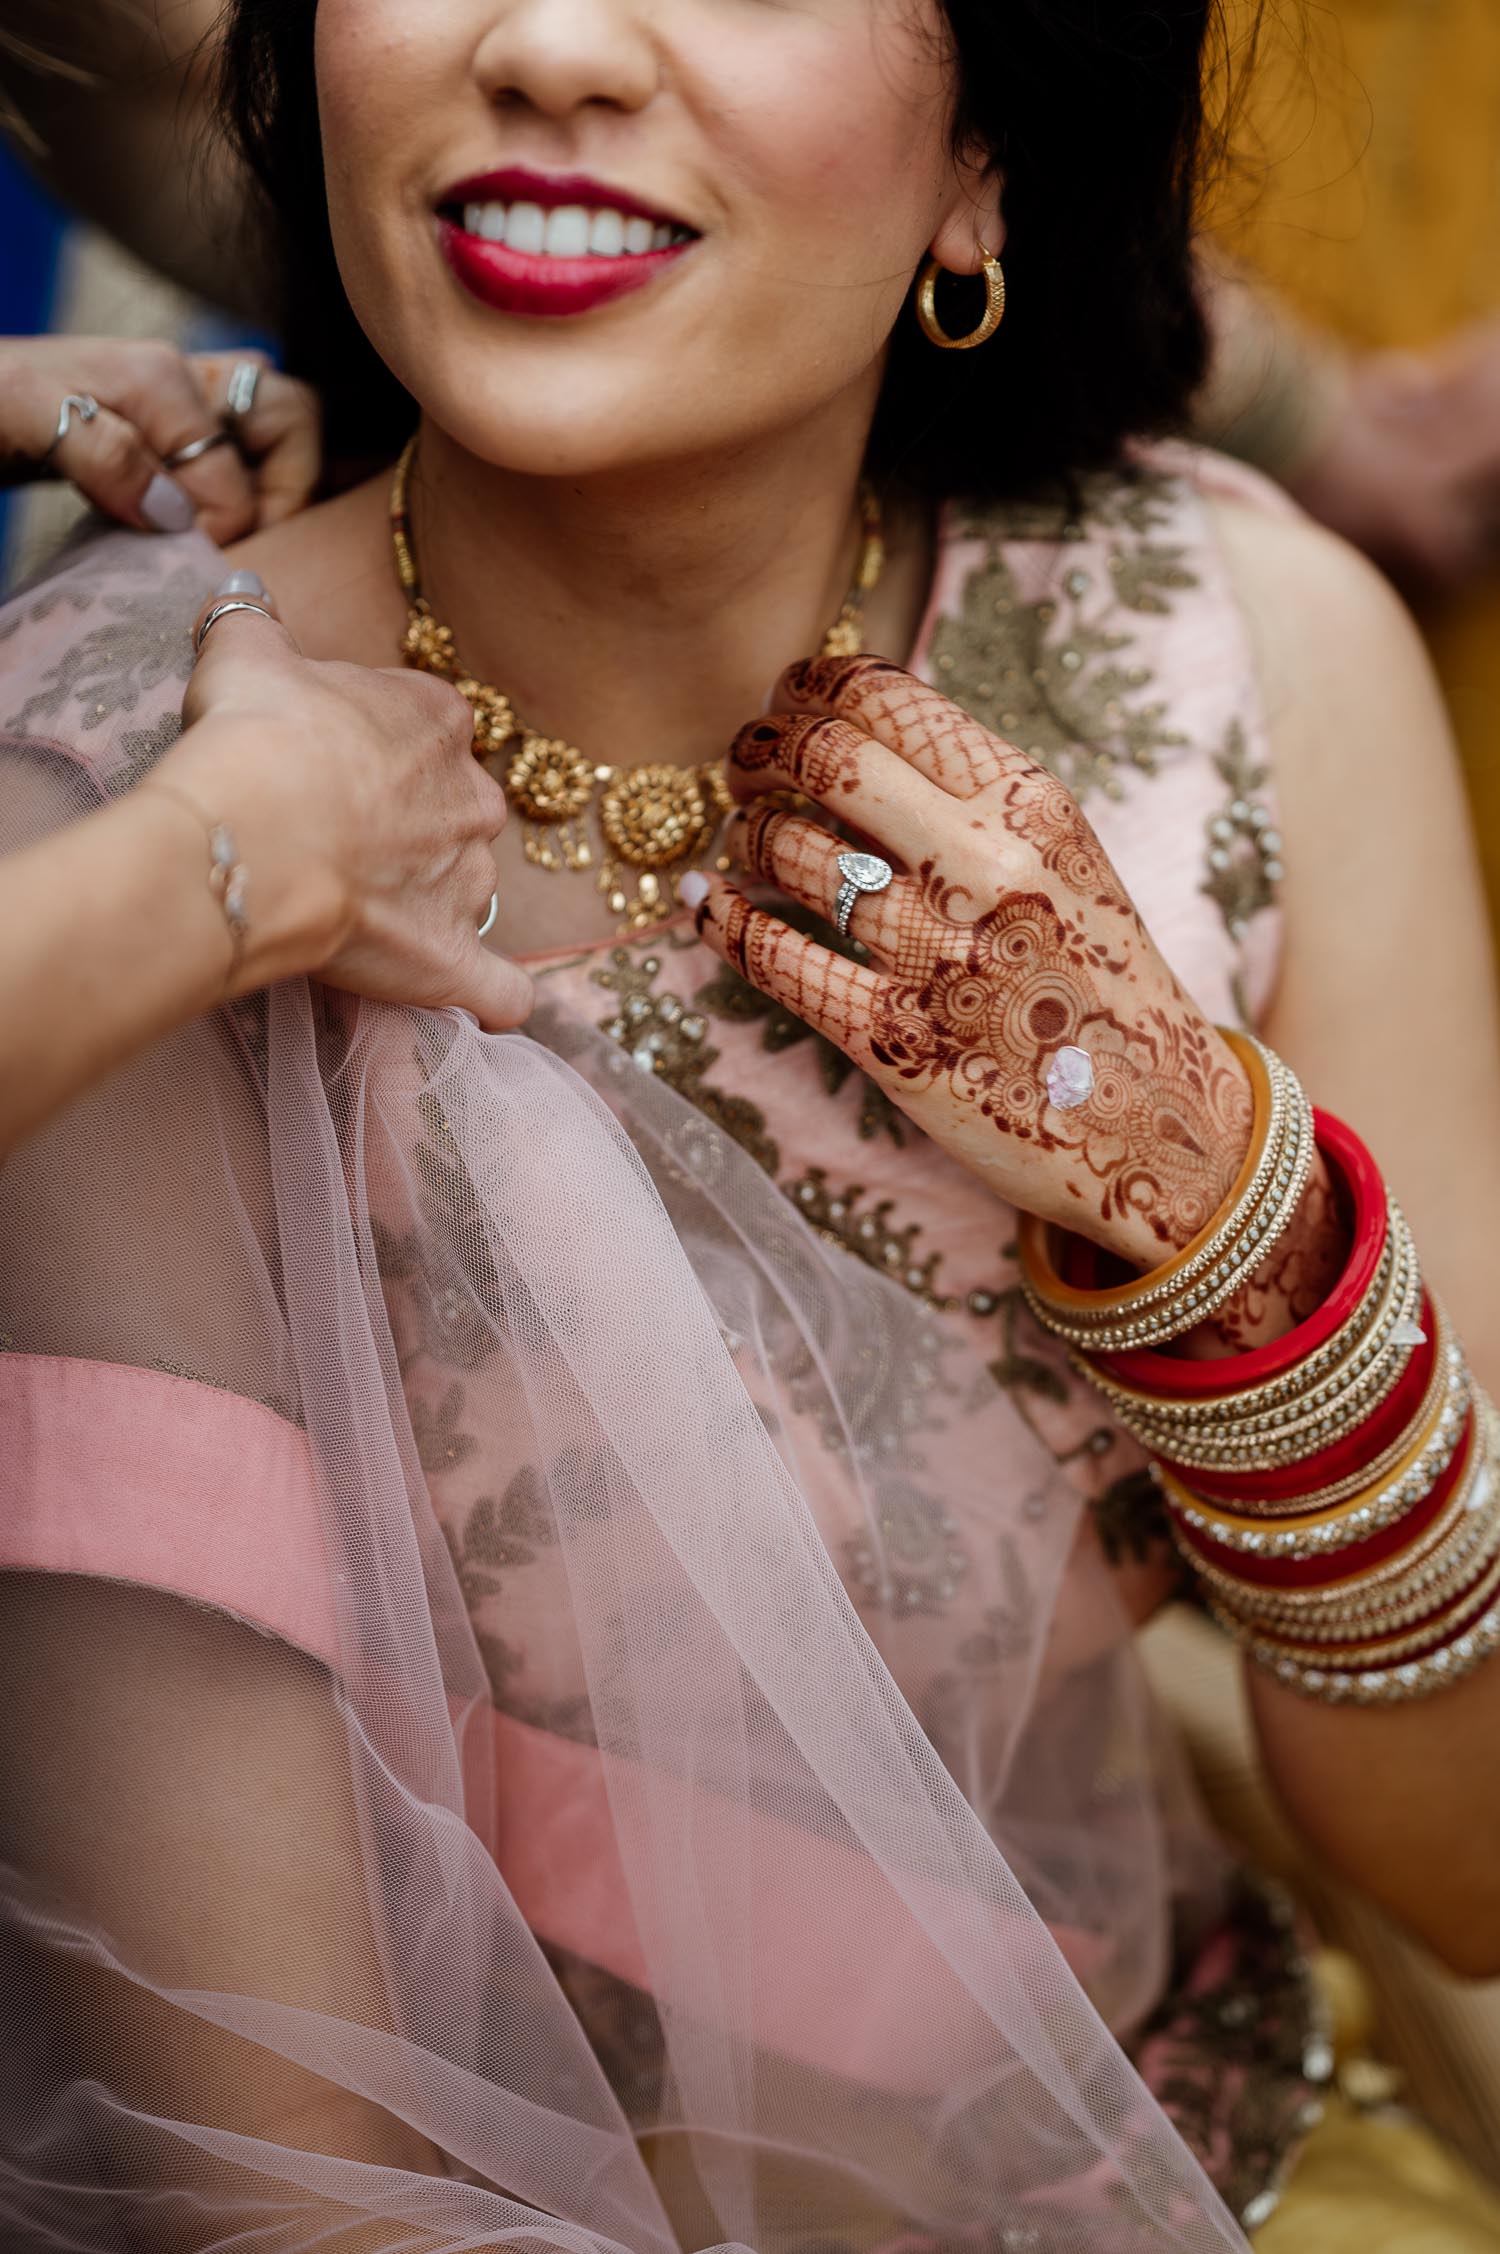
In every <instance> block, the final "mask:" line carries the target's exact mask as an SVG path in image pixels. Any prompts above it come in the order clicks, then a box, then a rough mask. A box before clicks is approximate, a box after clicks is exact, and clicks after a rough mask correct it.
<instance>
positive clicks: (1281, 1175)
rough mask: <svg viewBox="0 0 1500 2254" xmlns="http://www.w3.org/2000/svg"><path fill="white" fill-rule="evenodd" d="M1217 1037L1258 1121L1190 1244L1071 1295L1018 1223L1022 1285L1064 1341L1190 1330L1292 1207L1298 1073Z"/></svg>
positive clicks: (1302, 1132) (1037, 1230)
mask: <svg viewBox="0 0 1500 2254" xmlns="http://www.w3.org/2000/svg"><path fill="white" fill-rule="evenodd" d="M1221 1032H1222V1034H1223V1038H1224V1039H1225V1041H1226V1042H1227V1043H1228V1044H1229V1046H1230V1047H1231V1048H1232V1049H1233V1051H1234V1053H1235V1055H1236V1057H1237V1058H1238V1059H1239V1061H1240V1063H1241V1064H1242V1065H1243V1066H1244V1068H1245V1071H1246V1073H1247V1075H1248V1077H1249V1080H1250V1085H1251V1091H1252V1095H1253V1098H1254V1103H1255V1121H1254V1126H1253V1128H1252V1133H1251V1140H1250V1149H1249V1151H1248V1152H1247V1153H1246V1156H1245V1160H1244V1163H1243V1165H1242V1166H1241V1169H1240V1173H1239V1175H1238V1176H1237V1177H1236V1180H1235V1183H1234V1186H1233V1188H1232V1189H1231V1191H1230V1193H1229V1196H1228V1198H1227V1199H1226V1201H1225V1203H1224V1205H1223V1206H1222V1207H1221V1208H1220V1210H1219V1212H1218V1214H1216V1215H1215V1217H1214V1219H1213V1220H1212V1221H1211V1222H1209V1223H1208V1225H1207V1226H1206V1228H1205V1229H1203V1230H1202V1231H1201V1232H1200V1234H1199V1235H1198V1236H1197V1237H1195V1238H1194V1239H1193V1241H1192V1243H1191V1244H1189V1245H1187V1246H1186V1247H1185V1248H1184V1250H1183V1251H1182V1252H1181V1253H1179V1254H1177V1255H1176V1257H1175V1258H1173V1259H1172V1260H1169V1261H1168V1262H1166V1264H1165V1265H1164V1266H1162V1267H1160V1268H1155V1269H1153V1270H1152V1271H1151V1272H1150V1274H1148V1275H1146V1276H1142V1277H1140V1278H1139V1279H1138V1280H1137V1281H1136V1282H1134V1283H1131V1284H1125V1285H1121V1286H1119V1287H1118V1288H1116V1289H1113V1290H1108V1291H1078V1290H1075V1289H1074V1288H1073V1287H1072V1286H1071V1285H1069V1284H1066V1283H1064V1282H1063V1280H1062V1278H1061V1277H1060V1276H1059V1275H1058V1274H1057V1273H1056V1270H1055V1269H1054V1267H1053V1264H1052V1259H1051V1254H1050V1251H1049V1249H1048V1242H1047V1230H1046V1226H1045V1225H1044V1224H1043V1223H1041V1222H1039V1221H1037V1220H1036V1219H1035V1217H1034V1216H1032V1215H1024V1216H1023V1217H1022V1220H1021V1224H1020V1246H1021V1266H1022V1276H1021V1281H1022V1288H1023V1290H1024V1292H1025V1294H1026V1297H1027V1300H1028V1302H1029V1304H1030V1306H1031V1309H1032V1312H1033V1313H1034V1314H1035V1316H1036V1318H1037V1320H1038V1322H1040V1323H1041V1324H1042V1325H1043V1326H1044V1327H1045V1328H1046V1329H1048V1330H1050V1331H1052V1332H1054V1333H1055V1335H1056V1336H1057V1337H1059V1338H1062V1339H1064V1340H1066V1341H1067V1343H1068V1344H1069V1345H1073V1346H1078V1347H1082V1348H1084V1349H1086V1350H1089V1351H1092V1352H1095V1353H1105V1352H1114V1351H1117V1350H1122V1349H1127V1348H1132V1347H1141V1346H1159V1345H1163V1344H1165V1343H1166V1342H1167V1340H1169V1339H1173V1338H1177V1337H1180V1336H1181V1334H1182V1333H1183V1332H1184V1331H1188V1330H1192V1329H1194V1328H1195V1327H1196V1326H1197V1325H1198V1324H1199V1323H1201V1322H1204V1321H1206V1319H1207V1318H1208V1317H1209V1316H1210V1315H1212V1314H1214V1313H1215V1312H1216V1311H1217V1310H1218V1309H1219V1308H1220V1307H1222V1306H1223V1304H1224V1302H1225V1301H1226V1300H1227V1299H1229V1298H1231V1297H1232V1296H1233V1294H1234V1293H1235V1292H1236V1291H1237V1290H1239V1289H1240V1287H1241V1285H1242V1284H1243V1283H1244V1282H1245V1280H1246V1279H1247V1277H1249V1276H1250V1275H1252V1274H1253V1273H1254V1271H1255V1269H1256V1268H1258V1267H1259V1266H1260V1264H1261V1263H1262V1261H1263V1260H1264V1259H1265V1258H1266V1256H1267V1255H1268V1254H1269V1253H1270V1251H1271V1250H1272V1248H1273V1247H1274V1245H1275V1244H1276V1242H1277V1240H1278V1238H1279V1237H1280V1236H1281V1235H1282V1234H1283V1232H1284V1231H1285V1229H1286V1227H1287V1225H1288V1224H1289V1222H1290V1221H1291V1219H1292V1216H1293V1214H1294V1213H1295V1212H1296V1210H1297V1206H1298V1204H1299V1203H1300V1201H1301V1198H1302V1193H1303V1191H1304V1189H1305V1188H1306V1186H1307V1178H1308V1174H1309V1173H1310V1171H1311V1167H1312V1160H1313V1150H1314V1143H1313V1121H1312V1106H1311V1105H1310V1104H1309V1102H1308V1100H1307V1097H1306V1095H1305V1093H1304V1092H1303V1089H1302V1087H1301V1084H1300V1082H1299V1081H1298V1080H1297V1078H1296V1076H1295V1074H1294V1073H1292V1072H1291V1070H1290V1069H1289V1067H1288V1066H1286V1065H1285V1064H1283V1063H1282V1061H1281V1059H1280V1058H1279V1057H1277V1056H1275V1055H1273V1053H1272V1052H1271V1051H1270V1050H1269V1049H1267V1048H1265V1047H1263V1045H1262V1044H1261V1043H1260V1042H1259V1041H1257V1040H1255V1039H1254V1037H1253V1036H1252V1035H1248V1034H1243V1033H1238V1032H1236V1031H1234V1030H1233V1029H1232V1028H1221Z"/></svg>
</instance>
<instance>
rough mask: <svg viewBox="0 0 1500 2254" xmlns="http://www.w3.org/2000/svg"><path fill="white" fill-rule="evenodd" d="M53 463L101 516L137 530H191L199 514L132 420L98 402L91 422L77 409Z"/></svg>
mask: <svg viewBox="0 0 1500 2254" xmlns="http://www.w3.org/2000/svg"><path fill="white" fill-rule="evenodd" d="M52 466H53V468H54V469H55V470H56V471H57V474H58V476H59V477H64V478H66V479H67V480H68V481H69V483H70V484H72V485H76V486H77V488H78V490H79V492H80V493H81V494H83V496H84V498H85V499H86V500H88V501H92V503H93V505H94V507H95V508H96V509H100V510H102V511H103V513H104V515H105V516H108V517H113V518H115V520H116V521H117V522H118V523H120V524H129V525H133V526H134V527H135V528H136V530H137V531H139V532H190V531H191V530H192V528H193V525H194V523H195V522H196V520H197V513H198V512H197V509H196V507H195V505H194V503H193V501H192V499H191V497H190V495H189V494H187V493H186V492H185V491H184V490H183V488H182V486H180V485H178V484H177V483H176V482H175V481H174V480H173V479H172V478H170V477H169V476H168V475H167V473H166V471H165V470H164V469H163V468H162V466H161V462H160V460H159V458H158V457H157V455H156V454H154V453H153V452H152V450H151V448H150V447H149V446H147V445H146V444H145V442H144V440H143V439H142V438H141V435H140V432H139V431H138V430H137V429H136V427H135V425H134V424H133V423H132V422H130V421H128V420H127V418H126V417H125V416H123V415H117V414H115V413H114V411H113V410H112V409H111V408H108V407H102V406H101V408H100V410H99V412H98V414H97V415H95V416H94V417H93V419H92V420H91V421H89V422H84V421H82V420H81V419H80V418H79V417H78V416H77V415H75V416H74V417H73V419H72V421H71V423H70V424H69V427H68V432H67V436H66V437H65V438H64V439H63V440H62V442H61V444H60V445H59V446H58V447H57V449H56V451H55V452H54V454H53V456H52Z"/></svg>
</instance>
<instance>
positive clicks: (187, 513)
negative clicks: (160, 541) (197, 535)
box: [141, 470, 198, 532]
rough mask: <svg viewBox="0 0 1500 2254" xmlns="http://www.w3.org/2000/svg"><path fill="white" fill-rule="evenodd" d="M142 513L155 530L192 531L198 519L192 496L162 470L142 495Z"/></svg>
mask: <svg viewBox="0 0 1500 2254" xmlns="http://www.w3.org/2000/svg"><path fill="white" fill-rule="evenodd" d="M141 515H142V516H143V517H144V518H145V520H146V522H147V524H149V525H150V527H151V529H152V531H153V532H191V531H192V529H193V526H194V525H195V523H196V522H197V520H198V511H197V510H196V508H195V507H194V506H193V502H192V499H191V497H190V496H189V495H188V494H186V493H184V492H183V490H182V487H181V486H180V485H176V484H174V483H173V481H172V479H171V478H169V477H166V476H164V475H163V473H162V472H161V471H160V470H158V471H157V473H156V476H155V477H154V478H153V479H152V480H151V483H150V484H149V485H148V486H147V488H146V490H145V492H144V493H143V494H142V495H141Z"/></svg>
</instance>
